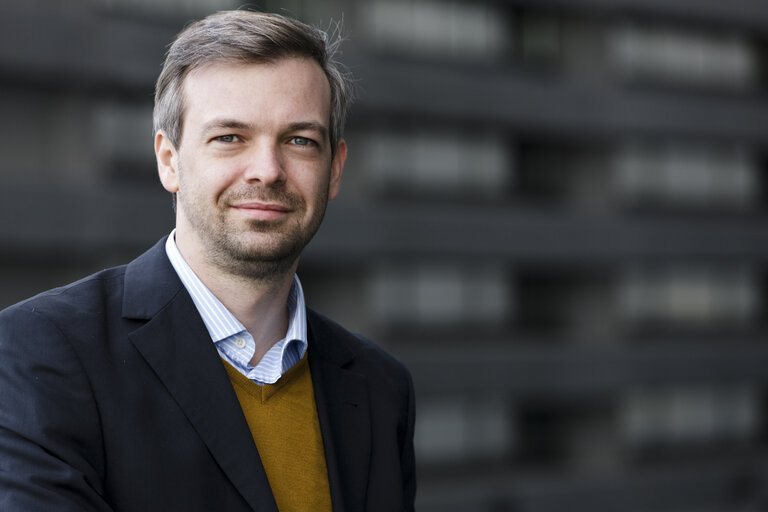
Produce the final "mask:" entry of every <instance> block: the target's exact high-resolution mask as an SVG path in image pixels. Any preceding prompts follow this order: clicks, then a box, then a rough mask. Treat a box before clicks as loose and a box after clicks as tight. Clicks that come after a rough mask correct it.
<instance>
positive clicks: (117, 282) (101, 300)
mask: <svg viewBox="0 0 768 512" xmlns="http://www.w3.org/2000/svg"><path fill="white" fill-rule="evenodd" d="M124 274H125V267H124V266H123V267H115V268H111V269H107V270H103V271H101V272H98V273H96V274H93V275H91V276H88V277H85V278H83V279H80V280H78V281H75V282H73V283H70V284H68V285H66V286H62V287H59V288H54V289H51V290H48V291H45V292H42V293H40V294H38V295H35V296H34V297H31V298H29V299H26V300H24V301H22V302H19V303H17V304H14V305H12V306H10V307H8V308H6V309H4V310H2V311H0V332H5V333H7V332H9V331H14V332H16V333H18V332H19V331H22V332H24V331H36V330H41V329H45V328H46V326H47V327H48V330H50V329H51V328H54V327H55V328H56V329H58V330H61V329H66V326H68V325H78V324H80V323H81V322H82V321H83V320H84V319H89V318H90V319H93V318H104V316H105V312H106V310H108V309H110V308H111V307H113V306H118V305H119V304H120V302H121V301H122V286H123V277H124Z"/></svg>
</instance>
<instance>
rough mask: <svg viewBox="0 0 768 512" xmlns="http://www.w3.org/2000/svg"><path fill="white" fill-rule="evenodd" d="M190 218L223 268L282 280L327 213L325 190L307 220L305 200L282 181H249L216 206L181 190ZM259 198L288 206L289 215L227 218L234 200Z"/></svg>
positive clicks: (208, 251)
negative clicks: (282, 217)
mask: <svg viewBox="0 0 768 512" xmlns="http://www.w3.org/2000/svg"><path fill="white" fill-rule="evenodd" d="M177 198H178V201H179V203H180V204H181V206H182V209H183V213H184V215H185V216H186V218H187V221H188V222H189V224H190V225H191V226H192V228H193V229H194V230H195V231H196V233H197V235H198V237H199V238H200V240H201V241H202V243H203V246H204V250H205V253H206V258H207V260H208V261H209V262H210V263H212V264H213V265H215V266H216V267H218V268H219V269H220V270H222V271H224V272H226V273H228V274H230V275H233V276H236V277H239V278H243V279H245V280H248V281H259V282H278V281H280V280H281V279H284V278H285V277H286V274H288V273H289V272H292V271H293V269H294V266H295V264H296V262H297V260H298V258H299V256H300V255H301V252H302V251H303V250H304V247H306V245H307V244H308V243H309V242H310V240H311V239H312V237H313V236H314V235H315V233H316V232H317V230H318V229H319V228H320V224H321V222H322V220H323V216H324V215H325V209H326V206H327V203H328V198H327V196H325V197H323V196H320V197H317V198H315V199H316V206H317V209H316V211H315V212H314V214H313V215H312V217H311V218H310V219H309V221H308V223H307V224H306V225H302V219H304V216H305V214H306V209H307V207H306V203H305V201H304V200H303V199H302V198H301V197H299V196H297V195H295V194H291V193H289V192H287V191H286V190H284V187H283V186H279V187H271V188H268V189H265V188H263V187H260V186H250V187H247V188H240V189H237V190H232V191H228V192H225V193H224V194H223V195H222V196H221V197H220V198H219V201H218V204H217V207H216V209H215V210H213V211H210V210H209V211H204V210H202V209H200V208H199V207H196V206H195V198H194V195H192V197H189V196H188V195H187V194H183V193H181V191H180V192H179V193H178V197H177ZM248 200H255V201H261V202H269V203H278V204H281V205H284V206H287V207H289V208H290V210H291V213H290V215H289V217H290V218H288V219H285V220H278V221H263V220H247V221H241V220H238V221H237V222H235V221H233V220H232V219H229V218H228V213H231V208H230V205H231V204H232V203H233V202H234V201H248Z"/></svg>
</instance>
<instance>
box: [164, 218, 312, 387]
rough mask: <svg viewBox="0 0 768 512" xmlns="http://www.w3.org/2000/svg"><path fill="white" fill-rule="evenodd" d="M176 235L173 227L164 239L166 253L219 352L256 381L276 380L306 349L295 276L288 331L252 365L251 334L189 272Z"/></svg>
mask: <svg viewBox="0 0 768 512" xmlns="http://www.w3.org/2000/svg"><path fill="white" fill-rule="evenodd" d="M175 238H176V230H175V229H174V230H173V231H172V232H171V234H170V235H169V236H168V240H167V241H166V242H165V252H166V254H168V259H169V260H171V265H173V268H174V269H175V270H176V273H177V274H178V275H179V279H181V282H182V283H183V284H184V287H185V288H186V289H187V291H188V292H189V294H190V295H191V296H192V301H193V302H194V303H195V306H196V307H197V311H198V312H199V313H200V316H201V317H202V319H203V323H204V324H205V327H206V328H207V329H208V333H209V334H210V335H211V340H213V342H214V344H215V345H216V350H218V351H219V355H220V356H221V357H222V358H224V360H225V361H227V362H228V363H229V364H231V365H232V366H234V367H235V368H236V369H237V370H238V371H239V372H240V373H242V374H243V375H245V376H246V377H248V378H249V379H251V380H252V381H254V382H256V383H257V384H274V383H275V382H277V380H278V379H279V378H280V377H281V376H282V375H283V374H284V373H285V372H287V371H288V370H290V369H291V368H292V367H293V366H294V365H295V364H296V363H298V362H299V361H300V360H301V358H302V357H304V354H305V353H306V351H307V311H306V307H305V305H304V291H303V290H302V288H301V283H300V282H299V278H298V276H296V275H294V277H293V284H292V285H291V292H290V294H289V296H288V304H287V307H288V330H287V331H286V334H285V337H284V338H283V339H281V340H280V341H278V342H277V343H275V344H274V345H273V346H272V348H270V349H269V351H267V353H266V354H264V357H262V358H261V361H259V362H258V363H257V364H256V366H251V365H249V364H248V363H249V362H250V360H251V359H252V358H253V354H254V352H255V351H256V344H255V343H254V341H253V337H252V336H251V335H250V334H249V333H248V331H246V330H245V327H243V324H241V323H240V321H239V320H238V319H237V318H235V316H234V315H233V314H232V313H230V311H229V310H228V309H227V308H226V307H224V304H222V303H221V301H220V300H219V299H217V298H216V296H215V295H213V293H211V291H210V290H209V289H208V288H207V287H206V286H205V285H204V284H203V282H202V281H201V280H200V278H199V277H197V275H196V274H195V273H194V272H193V271H192V269H191V268H190V266H189V265H188V264H187V262H186V261H185V260H184V257H183V256H182V255H181V253H180V252H179V248H178V247H177V246H176V240H175Z"/></svg>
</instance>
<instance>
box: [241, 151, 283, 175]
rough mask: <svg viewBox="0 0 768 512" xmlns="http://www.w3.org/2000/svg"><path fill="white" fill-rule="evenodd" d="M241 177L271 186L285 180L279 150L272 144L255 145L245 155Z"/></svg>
mask: <svg viewBox="0 0 768 512" xmlns="http://www.w3.org/2000/svg"><path fill="white" fill-rule="evenodd" d="M243 179H244V180H245V181H248V182H254V181H256V182H261V184H262V185H264V186H271V185H274V184H276V183H279V182H282V181H285V170H284V167H283V159H282V156H281V154H280V151H279V150H278V148H277V147H275V145H273V144H269V143H263V144H258V145H255V146H254V147H253V148H252V151H250V152H249V153H248V155H247V162H246V165H245V169H244V171H243Z"/></svg>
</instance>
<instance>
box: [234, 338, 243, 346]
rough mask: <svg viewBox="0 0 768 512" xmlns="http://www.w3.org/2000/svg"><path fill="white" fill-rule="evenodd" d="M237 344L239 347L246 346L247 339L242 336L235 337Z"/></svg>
mask: <svg viewBox="0 0 768 512" xmlns="http://www.w3.org/2000/svg"><path fill="white" fill-rule="evenodd" d="M235 346H236V347H237V348H245V339H243V338H241V337H240V336H238V337H237V338H235Z"/></svg>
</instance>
